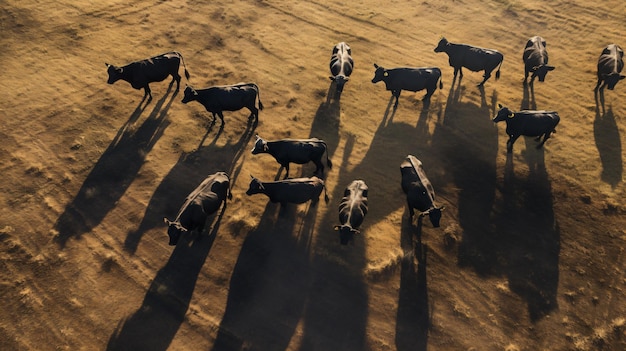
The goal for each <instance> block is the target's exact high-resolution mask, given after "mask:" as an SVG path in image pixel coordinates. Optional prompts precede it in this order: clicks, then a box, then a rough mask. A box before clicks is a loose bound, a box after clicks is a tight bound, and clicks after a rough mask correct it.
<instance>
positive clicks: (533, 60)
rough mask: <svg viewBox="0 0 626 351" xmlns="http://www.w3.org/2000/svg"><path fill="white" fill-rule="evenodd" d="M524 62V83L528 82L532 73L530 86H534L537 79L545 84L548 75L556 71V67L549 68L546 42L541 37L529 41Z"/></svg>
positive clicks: (523, 55)
mask: <svg viewBox="0 0 626 351" xmlns="http://www.w3.org/2000/svg"><path fill="white" fill-rule="evenodd" d="M522 60H523V61H524V83H526V81H527V80H528V74H529V73H531V72H532V75H531V77H530V84H533V82H534V80H535V77H537V78H539V81H540V82H543V81H544V80H545V79H546V74H548V72H549V71H552V70H554V66H548V51H547V50H546V41H545V40H544V39H543V38H542V37H540V36H534V37H532V38H530V39H528V42H527V43H526V47H525V48H524V53H523V54H522Z"/></svg>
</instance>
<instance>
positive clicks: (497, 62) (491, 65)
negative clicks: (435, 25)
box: [435, 38, 504, 86]
mask: <svg viewBox="0 0 626 351" xmlns="http://www.w3.org/2000/svg"><path fill="white" fill-rule="evenodd" d="M435 52H445V53H446V54H448V59H449V60H448V61H449V62H450V66H452V67H454V79H456V75H457V73H458V74H459V75H460V76H459V79H460V78H463V70H462V67H465V68H467V69H469V70H470V71H472V72H479V71H485V75H484V76H483V77H484V79H483V81H482V82H480V84H478V86H482V85H483V84H485V82H486V81H487V79H489V77H491V72H492V71H493V70H494V69H496V67H498V71H497V72H496V79H498V78H500V67H501V66H502V61H503V60H504V55H502V54H501V53H500V52H498V51H496V50H492V49H483V48H479V47H475V46H470V45H466V44H454V43H451V42H449V41H448V40H446V38H441V40H440V41H439V44H437V47H436V48H435Z"/></svg>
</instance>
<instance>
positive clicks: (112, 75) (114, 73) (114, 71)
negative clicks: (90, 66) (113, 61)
mask: <svg viewBox="0 0 626 351" xmlns="http://www.w3.org/2000/svg"><path fill="white" fill-rule="evenodd" d="M105 65H106V66H107V73H108V74H109V79H108V80H107V83H109V84H113V83H115V82H117V81H118V80H120V79H122V73H123V72H124V69H123V68H121V67H117V66H113V65H109V64H108V63H105Z"/></svg>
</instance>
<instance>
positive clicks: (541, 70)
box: [531, 65, 554, 82]
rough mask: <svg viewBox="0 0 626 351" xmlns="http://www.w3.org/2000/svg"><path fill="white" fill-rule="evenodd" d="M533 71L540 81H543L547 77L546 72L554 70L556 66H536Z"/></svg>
mask: <svg viewBox="0 0 626 351" xmlns="http://www.w3.org/2000/svg"><path fill="white" fill-rule="evenodd" d="M531 71H532V72H533V76H536V77H537V78H538V79H539V81H540V82H543V81H544V80H545V79H546V74H548V72H549V71H554V66H548V65H541V66H535V67H533V69H532V70H531Z"/></svg>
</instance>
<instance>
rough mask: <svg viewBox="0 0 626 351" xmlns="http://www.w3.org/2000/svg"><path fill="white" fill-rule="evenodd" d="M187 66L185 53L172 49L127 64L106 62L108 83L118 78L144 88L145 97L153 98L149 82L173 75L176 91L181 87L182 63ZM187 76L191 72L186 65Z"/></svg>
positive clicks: (159, 80) (137, 87) (149, 99)
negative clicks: (116, 64) (179, 71)
mask: <svg viewBox="0 0 626 351" xmlns="http://www.w3.org/2000/svg"><path fill="white" fill-rule="evenodd" d="M181 62H182V63H183V67H185V61H183V55H181V54H180V52H176V51H172V52H168V53H165V54H161V55H158V56H155V57H152V58H149V59H145V60H141V61H136V62H132V63H129V64H127V65H125V66H114V65H110V64H108V63H106V66H107V73H108V74H109V79H108V80H107V83H109V84H113V83H115V82H117V81H118V80H120V79H121V80H124V81H127V82H128V83H130V85H131V86H132V87H133V88H135V89H141V88H143V89H144V96H143V97H144V99H145V98H146V96H147V97H148V101H151V100H152V92H151V90H150V86H149V83H153V82H161V81H163V80H165V78H167V77H168V76H170V75H171V76H172V82H174V81H176V91H178V89H179V88H180V79H181V76H180V74H178V69H179V67H180V63H181ZM185 77H186V78H187V79H189V72H188V71H187V67H185Z"/></svg>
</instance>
